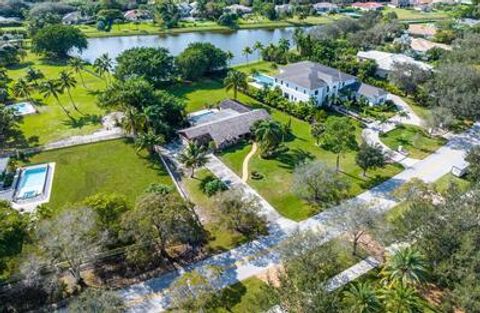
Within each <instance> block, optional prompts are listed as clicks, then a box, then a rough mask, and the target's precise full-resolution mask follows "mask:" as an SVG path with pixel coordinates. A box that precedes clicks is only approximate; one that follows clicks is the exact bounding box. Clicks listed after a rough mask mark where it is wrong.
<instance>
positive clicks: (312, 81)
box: [272, 61, 383, 106]
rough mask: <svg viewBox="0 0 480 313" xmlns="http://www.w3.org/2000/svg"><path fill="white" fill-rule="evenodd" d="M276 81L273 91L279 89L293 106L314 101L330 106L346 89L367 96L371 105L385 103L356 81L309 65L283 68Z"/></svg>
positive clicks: (379, 94) (322, 66) (331, 70)
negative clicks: (294, 103)
mask: <svg viewBox="0 0 480 313" xmlns="http://www.w3.org/2000/svg"><path fill="white" fill-rule="evenodd" d="M273 79H274V82H273V86H272V87H273V88H280V90H282V93H283V95H284V97H285V98H287V99H288V100H290V101H293V102H300V101H310V100H312V99H313V100H314V101H315V102H316V104H317V105H319V106H321V105H325V104H326V105H328V104H330V103H331V101H332V100H333V99H335V98H336V97H337V96H340V93H341V91H342V90H346V89H349V90H351V91H354V92H355V96H362V95H365V96H367V98H368V99H369V101H370V102H371V104H372V105H373V104H378V103H380V102H382V100H383V93H381V92H379V91H373V90H372V89H369V88H368V85H365V86H363V85H364V84H361V82H360V81H359V80H358V78H357V77H355V76H353V75H349V74H346V73H343V72H341V71H339V70H337V69H334V68H332V67H328V66H325V65H322V64H318V63H314V62H310V61H304V62H298V63H294V64H289V65H287V66H284V67H282V68H281V69H280V73H279V74H278V75H275V76H273ZM372 88H373V86H372Z"/></svg>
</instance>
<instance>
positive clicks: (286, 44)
mask: <svg viewBox="0 0 480 313" xmlns="http://www.w3.org/2000/svg"><path fill="white" fill-rule="evenodd" d="M278 47H279V48H280V49H281V50H282V51H283V52H287V51H288V50H289V49H290V41H289V40H288V39H285V38H282V39H280V40H279V41H278Z"/></svg>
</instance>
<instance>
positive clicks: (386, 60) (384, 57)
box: [357, 50, 432, 77]
mask: <svg viewBox="0 0 480 313" xmlns="http://www.w3.org/2000/svg"><path fill="white" fill-rule="evenodd" d="M357 58H358V60H359V61H365V60H373V61H375V62H376V63H377V75H378V76H381V77H387V76H388V74H389V73H390V72H391V71H392V70H393V68H394V64H395V63H410V64H415V65H417V66H418V67H420V68H421V69H424V70H432V66H431V65H429V64H427V63H424V62H420V61H417V60H415V59H413V58H411V57H409V56H406V55H404V54H399V53H389V52H383V51H377V50H369V51H359V52H358V53H357Z"/></svg>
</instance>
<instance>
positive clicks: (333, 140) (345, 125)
mask: <svg viewBox="0 0 480 313" xmlns="http://www.w3.org/2000/svg"><path fill="white" fill-rule="evenodd" d="M322 147H323V148H324V149H326V150H328V151H331V152H333V153H335V154H337V161H336V170H337V172H338V171H339V170H340V156H341V155H342V154H343V153H346V152H348V151H352V150H355V149H357V147H358V144H357V139H356V137H355V126H354V125H353V124H352V123H351V122H350V120H349V119H348V118H346V117H330V118H328V119H327V121H326V122H325V132H324V133H323V136H322Z"/></svg>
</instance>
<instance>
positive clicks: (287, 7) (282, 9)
mask: <svg viewBox="0 0 480 313" xmlns="http://www.w3.org/2000/svg"><path fill="white" fill-rule="evenodd" d="M275 12H277V14H285V13H292V12H293V6H292V5H291V4H280V5H276V6H275Z"/></svg>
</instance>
